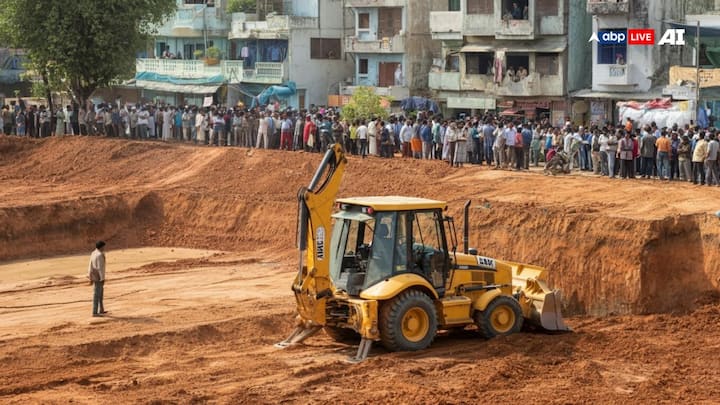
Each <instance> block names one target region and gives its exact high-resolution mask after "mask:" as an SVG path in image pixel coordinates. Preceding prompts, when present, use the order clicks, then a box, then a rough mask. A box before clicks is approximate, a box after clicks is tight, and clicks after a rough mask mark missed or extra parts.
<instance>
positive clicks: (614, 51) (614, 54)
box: [597, 29, 627, 65]
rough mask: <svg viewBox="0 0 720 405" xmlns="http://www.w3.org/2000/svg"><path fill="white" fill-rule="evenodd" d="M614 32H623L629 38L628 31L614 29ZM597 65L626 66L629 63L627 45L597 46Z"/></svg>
mask: <svg viewBox="0 0 720 405" xmlns="http://www.w3.org/2000/svg"><path fill="white" fill-rule="evenodd" d="M612 31H614V32H623V33H625V35H626V38H627V30H626V29H612ZM597 57H598V60H597V63H598V64H599V65H612V64H615V65H624V64H625V62H626V61H627V44H600V43H598V44H597Z"/></svg>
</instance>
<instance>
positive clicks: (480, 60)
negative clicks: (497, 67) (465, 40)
mask: <svg viewBox="0 0 720 405" xmlns="http://www.w3.org/2000/svg"><path fill="white" fill-rule="evenodd" d="M493 56H494V55H493V54H492V52H468V53H466V54H465V73H466V74H469V75H485V74H488V75H489V74H492V73H491V72H492V71H491V69H492V67H493Z"/></svg>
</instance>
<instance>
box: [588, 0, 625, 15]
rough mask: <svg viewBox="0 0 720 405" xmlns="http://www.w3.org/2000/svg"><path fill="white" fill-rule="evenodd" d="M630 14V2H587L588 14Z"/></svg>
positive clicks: (597, 0) (610, 0)
mask: <svg viewBox="0 0 720 405" xmlns="http://www.w3.org/2000/svg"><path fill="white" fill-rule="evenodd" d="M629 12H630V0H588V2H587V13H588V14H599V15H605V14H627V13H629Z"/></svg>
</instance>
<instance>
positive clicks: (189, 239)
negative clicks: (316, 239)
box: [0, 137, 720, 315]
mask: <svg viewBox="0 0 720 405" xmlns="http://www.w3.org/2000/svg"><path fill="white" fill-rule="evenodd" d="M0 149H2V150H4V151H6V153H4V154H3V160H2V161H0V173H2V176H3V180H4V181H3V183H4V185H7V186H6V187H3V189H2V190H0V224H2V227H0V260H8V259H14V258H21V257H30V256H33V257H36V256H39V255H53V254H61V253H74V252H81V251H86V250H87V249H88V248H89V247H90V246H91V245H92V242H93V241H95V240H97V239H105V240H108V241H109V242H110V244H111V246H112V247H113V248H119V247H139V246H183V247H194V248H209V249H223V250H236V251H256V250H267V251H273V252H275V253H274V254H273V255H274V256H275V257H276V258H278V259H289V258H292V257H294V242H295V214H296V209H297V204H296V200H295V198H296V193H297V189H298V188H299V187H300V186H302V185H307V183H308V182H309V179H310V177H311V176H312V174H313V172H314V170H315V167H316V165H317V164H318V163H319V161H320V159H321V156H320V155H318V154H307V153H290V152H278V151H264V150H253V151H251V152H250V151H248V150H246V149H239V148H202V147H193V146H189V145H177V144H165V143H159V142H137V141H126V140H115V139H100V138H80V137H66V138H52V139H46V140H42V141H37V140H26V139H17V138H8V137H0ZM340 194H341V196H350V195H407V196H418V197H428V198H435V199H441V200H446V201H448V202H449V204H450V214H452V215H454V216H456V218H458V221H457V222H458V225H460V222H461V220H460V218H461V216H460V208H461V206H462V203H463V202H464V201H465V200H467V199H473V200H474V201H475V203H474V205H473V207H474V209H473V211H472V216H471V221H472V226H471V229H472V232H471V239H470V241H471V245H473V246H474V247H477V248H479V250H480V252H482V254H484V255H487V256H493V257H497V258H504V259H510V260H516V261H523V262H531V263H535V264H539V265H542V266H545V267H547V268H548V269H549V270H550V284H551V285H552V286H554V287H556V288H560V289H561V290H562V291H563V295H564V302H565V305H566V311H567V313H569V314H571V313H588V314H595V315H602V314H611V313H616V314H626V313H648V312H675V311H683V310H688V309H691V308H693V307H695V306H696V304H695V300H696V298H698V297H699V296H701V295H702V294H704V293H705V292H707V291H717V290H718V287H719V286H720V255H719V254H718V253H717V249H716V247H717V245H718V242H719V241H720V234H719V233H718V229H717V228H718V225H720V224H718V222H717V219H716V218H715V217H713V216H711V215H710V214H708V212H714V211H715V210H716V209H717V208H718V207H717V206H714V204H716V201H717V200H718V198H719V197H720V190H717V189H715V188H712V189H710V188H703V189H699V188H697V187H691V186H689V185H686V184H677V183H674V184H667V183H661V182H654V181H646V182H642V181H640V180H638V181H632V182H621V181H619V180H616V181H612V180H609V179H601V178H589V177H587V176H572V177H564V178H549V177H545V176H540V175H538V174H537V173H516V172H507V171H492V170H487V169H486V168H477V167H466V168H464V169H460V170H458V169H451V168H448V167H447V166H446V165H445V164H444V163H442V162H436V161H432V162H426V161H417V160H405V159H392V160H384V159H375V158H371V159H366V160H361V159H357V158H355V157H350V158H349V165H348V170H347V172H346V174H345V178H344V180H343V187H342V189H341V192H340Z"/></svg>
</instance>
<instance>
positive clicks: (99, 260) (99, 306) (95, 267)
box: [88, 241, 107, 317]
mask: <svg viewBox="0 0 720 405" xmlns="http://www.w3.org/2000/svg"><path fill="white" fill-rule="evenodd" d="M88 278H89V279H90V282H91V283H92V284H93V287H94V289H93V290H94V291H93V312H92V316H95V317H98V316H103V315H104V314H106V313H107V311H105V306H104V305H103V293H104V287H105V242H103V241H99V242H97V243H96V244H95V250H94V251H93V252H92V253H91V254H90V264H89V265H88Z"/></svg>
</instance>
